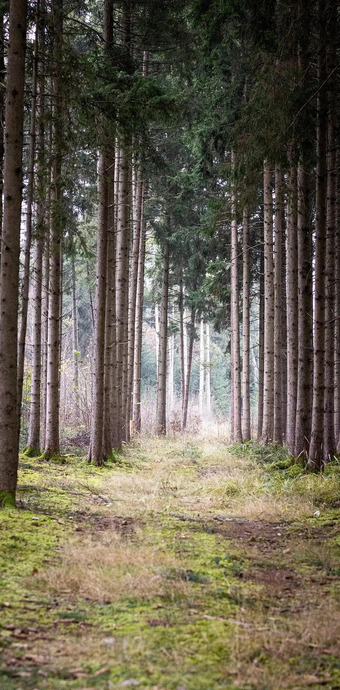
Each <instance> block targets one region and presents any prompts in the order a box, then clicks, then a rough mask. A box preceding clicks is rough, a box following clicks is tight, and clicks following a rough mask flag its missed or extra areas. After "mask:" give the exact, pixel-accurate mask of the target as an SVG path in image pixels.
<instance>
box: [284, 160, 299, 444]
mask: <svg viewBox="0 0 340 690" xmlns="http://www.w3.org/2000/svg"><path fill="white" fill-rule="evenodd" d="M297 250H298V247H297V169H296V167H295V166H294V165H293V166H292V167H291V168H290V171H289V173H288V199H287V433H286V443H287V448H288V450H289V452H290V453H292V455H293V454H294V451H295V424H296V401H297V380H298V253H297Z"/></svg>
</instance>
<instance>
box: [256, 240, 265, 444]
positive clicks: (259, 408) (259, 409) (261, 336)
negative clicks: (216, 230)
mask: <svg viewBox="0 0 340 690" xmlns="http://www.w3.org/2000/svg"><path fill="white" fill-rule="evenodd" d="M258 365H259V380H258V403H257V438H258V439H261V438H262V429H263V394H264V390H263V384H264V249H263V246H261V249H260V304H259V362H258Z"/></svg>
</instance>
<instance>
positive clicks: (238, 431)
mask: <svg viewBox="0 0 340 690" xmlns="http://www.w3.org/2000/svg"><path fill="white" fill-rule="evenodd" d="M231 156H232V170H233V172H234V171H235V157H234V154H233V153H232V154H231ZM239 309H240V305H239V286H238V238H237V197H236V189H235V182H234V181H233V183H232V191H231V314H232V316H231V349H232V352H233V357H232V366H233V388H232V392H231V394H232V397H233V401H234V408H233V409H234V415H233V418H234V424H233V427H232V440H233V441H235V442H236V443H238V442H240V441H242V420H241V358H240V323H239Z"/></svg>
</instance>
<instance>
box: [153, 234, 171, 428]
mask: <svg viewBox="0 0 340 690" xmlns="http://www.w3.org/2000/svg"><path fill="white" fill-rule="evenodd" d="M169 259H170V253H169V243H168V241H167V240H165V244H164V249H163V277H162V299H161V307H160V308H161V318H160V329H159V355H158V378H157V409H156V433H157V435H158V436H165V434H166V370H167V350H168V301H169Z"/></svg>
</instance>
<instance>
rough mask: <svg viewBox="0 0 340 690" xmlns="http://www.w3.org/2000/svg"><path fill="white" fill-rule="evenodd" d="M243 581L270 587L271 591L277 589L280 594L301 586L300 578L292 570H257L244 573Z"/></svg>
mask: <svg viewBox="0 0 340 690" xmlns="http://www.w3.org/2000/svg"><path fill="white" fill-rule="evenodd" d="M243 579H244V580H251V581H252V582H255V583H256V584H259V585H263V586H264V587H270V588H271V589H279V590H280V594H283V593H284V592H288V593H289V592H290V591H292V590H294V591H295V590H296V588H297V587H300V586H301V576H300V575H299V574H298V573H296V572H294V571H293V570H288V569H286V568H276V567H268V568H258V569H256V570H251V571H250V572H247V573H244V575H243Z"/></svg>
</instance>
